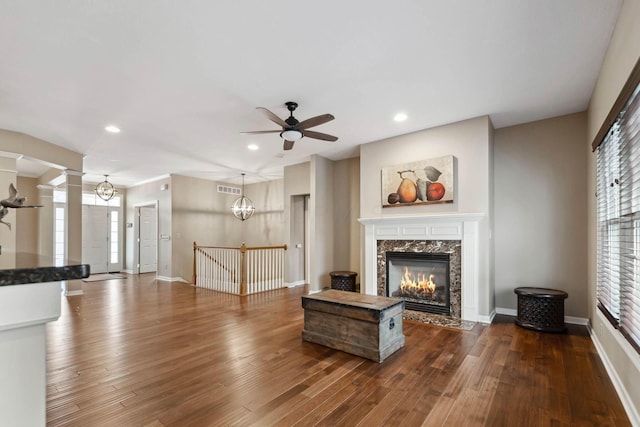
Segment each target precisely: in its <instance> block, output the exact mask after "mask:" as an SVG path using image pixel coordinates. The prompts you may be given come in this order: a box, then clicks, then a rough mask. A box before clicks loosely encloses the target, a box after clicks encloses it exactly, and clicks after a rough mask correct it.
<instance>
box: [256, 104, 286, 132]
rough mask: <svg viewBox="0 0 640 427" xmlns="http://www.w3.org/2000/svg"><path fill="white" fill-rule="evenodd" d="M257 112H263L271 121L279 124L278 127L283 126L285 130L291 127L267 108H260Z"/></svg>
mask: <svg viewBox="0 0 640 427" xmlns="http://www.w3.org/2000/svg"><path fill="white" fill-rule="evenodd" d="M257 110H262V112H263V113H264V114H266V115H267V117H268V118H269V120H271V121H272V122H273V123H275V124H277V125H278V126H282V127H283V128H287V127H289V125H288V124H287V123H286V122H285V121H284V120H282V119H281V118H280V117H278V116H276V115H275V114H273V113H272V112H271V111H269V110H267V109H266V108H264V107H258V108H257Z"/></svg>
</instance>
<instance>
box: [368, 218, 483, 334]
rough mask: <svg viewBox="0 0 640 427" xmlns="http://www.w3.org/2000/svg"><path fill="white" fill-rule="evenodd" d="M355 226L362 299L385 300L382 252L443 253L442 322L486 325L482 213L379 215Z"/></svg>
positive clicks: (383, 256) (384, 256)
mask: <svg viewBox="0 0 640 427" xmlns="http://www.w3.org/2000/svg"><path fill="white" fill-rule="evenodd" d="M359 221H360V223H361V224H363V225H364V227H365V230H364V269H363V271H362V278H361V281H360V286H361V289H362V290H363V292H364V293H365V294H367V295H380V296H385V295H386V289H385V287H386V283H385V271H386V270H385V269H386V252H430V253H447V254H449V256H450V269H449V279H450V280H449V284H450V288H449V294H450V304H451V314H450V316H448V317H449V318H454V319H461V320H468V321H473V322H476V321H479V322H483V323H491V319H492V314H491V313H490V310H489V308H488V307H489V306H490V304H491V302H490V301H489V293H490V288H489V283H490V277H489V269H488V264H487V263H488V259H489V252H490V251H489V242H488V240H487V239H488V236H489V230H488V222H487V221H486V215H485V214H483V213H441V214H433V215H430V214H429V215H426V214H421V215H414V216H408V215H402V216H382V217H376V218H360V219H359ZM463 260H464V262H463ZM407 312H412V310H407Z"/></svg>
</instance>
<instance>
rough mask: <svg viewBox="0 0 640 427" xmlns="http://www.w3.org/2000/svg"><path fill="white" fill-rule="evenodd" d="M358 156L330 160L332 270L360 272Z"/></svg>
mask: <svg viewBox="0 0 640 427" xmlns="http://www.w3.org/2000/svg"><path fill="white" fill-rule="evenodd" d="M359 216H360V158H359V157H356V158H352V159H346V160H339V161H335V162H334V164H333V235H334V237H333V238H334V242H333V246H334V250H333V270H348V271H355V272H356V273H358V274H359V273H360V234H361V231H360V227H361V226H360V223H359V222H358V217H359Z"/></svg>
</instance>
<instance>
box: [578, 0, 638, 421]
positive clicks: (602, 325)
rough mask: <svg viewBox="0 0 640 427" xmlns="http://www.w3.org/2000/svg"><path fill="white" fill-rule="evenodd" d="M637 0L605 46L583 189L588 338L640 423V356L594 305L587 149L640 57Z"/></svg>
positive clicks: (592, 183)
mask: <svg viewBox="0 0 640 427" xmlns="http://www.w3.org/2000/svg"><path fill="white" fill-rule="evenodd" d="M638 22H640V0H625V1H624V3H623V5H622V10H621V11H620V15H619V17H618V23H617V24H616V28H615V31H614V33H613V36H612V38H611V42H610V44H609V49H608V50H607V54H606V57H605V60H604V63H603V64H602V69H601V71H600V75H599V77H598V81H597V83H596V86H595V89H594V91H593V95H592V97H591V102H590V104H589V110H588V112H587V113H588V136H587V140H586V141H585V147H584V150H585V152H587V153H589V154H588V159H589V178H588V185H587V188H586V192H587V198H588V199H587V200H588V202H589V208H588V216H589V218H588V230H589V232H588V238H589V248H588V265H589V270H588V279H589V318H590V319H589V320H590V322H591V327H592V337H593V338H594V342H596V344H597V345H598V350H599V352H600V354H601V356H602V358H603V360H604V362H605V366H607V367H608V369H609V372H610V375H611V376H612V379H613V382H614V384H615V385H616V388H617V390H618V392H619V394H620V397H621V399H622V402H623V404H624V405H625V408H626V409H627V413H628V414H629V415H630V417H632V422H634V423H635V424H640V416H639V415H638V413H639V412H640V356H638V353H637V352H636V351H635V350H634V349H633V348H631V346H630V345H629V344H627V343H626V341H624V339H621V338H620V334H619V332H618V331H616V330H614V329H612V328H610V326H609V324H608V322H607V320H606V319H604V318H603V317H602V315H601V313H600V312H599V310H598V308H597V307H596V225H597V222H596V200H595V198H594V197H592V196H593V194H595V191H596V180H595V176H596V167H595V164H596V162H595V155H593V154H591V142H592V140H593V139H594V138H595V136H596V134H597V132H598V129H599V128H600V127H601V126H602V124H603V123H604V121H605V118H606V116H607V114H608V113H609V111H610V110H611V108H612V106H613V103H614V102H615V100H616V98H617V97H618V95H619V93H620V90H621V89H622V87H623V86H624V84H625V82H626V80H627V78H628V76H629V74H630V73H631V70H632V69H633V66H634V65H635V64H636V62H637V61H638V59H639V58H640V25H638Z"/></svg>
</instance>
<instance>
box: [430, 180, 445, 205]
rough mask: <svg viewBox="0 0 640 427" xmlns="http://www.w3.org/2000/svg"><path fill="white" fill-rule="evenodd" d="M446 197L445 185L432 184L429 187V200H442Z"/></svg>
mask: <svg viewBox="0 0 640 427" xmlns="http://www.w3.org/2000/svg"><path fill="white" fill-rule="evenodd" d="M443 197H444V185H442V184H440V183H439V182H432V183H430V184H429V185H428V186H427V200H429V201H433V200H440V199H442V198H443Z"/></svg>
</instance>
